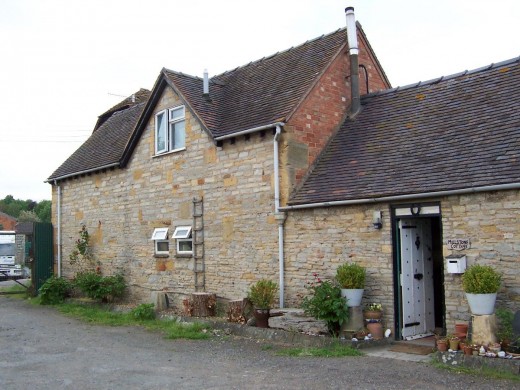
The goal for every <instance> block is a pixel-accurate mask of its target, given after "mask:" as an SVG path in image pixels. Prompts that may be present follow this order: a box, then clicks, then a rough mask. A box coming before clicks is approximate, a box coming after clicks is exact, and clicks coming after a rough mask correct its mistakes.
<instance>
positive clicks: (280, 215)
mask: <svg viewBox="0 0 520 390" xmlns="http://www.w3.org/2000/svg"><path fill="white" fill-rule="evenodd" d="M281 133H282V125H281V124H277V125H276V134H275V135H274V139H273V159H274V162H273V164H274V217H275V219H276V221H277V222H278V267H279V277H280V279H279V282H280V284H279V287H280V288H279V292H280V309H283V307H284V295H285V284H284V279H285V278H284V268H285V263H284V245H283V244H284V243H283V236H284V226H283V225H284V223H285V218H286V214H285V213H283V212H280V171H279V161H280V160H279V155H278V153H279V152H278V141H279V139H280V134H281Z"/></svg>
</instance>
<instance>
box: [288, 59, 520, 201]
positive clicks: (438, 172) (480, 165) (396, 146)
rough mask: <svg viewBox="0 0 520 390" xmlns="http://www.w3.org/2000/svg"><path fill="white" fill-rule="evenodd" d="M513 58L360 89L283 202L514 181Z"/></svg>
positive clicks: (516, 68) (517, 123)
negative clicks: (353, 112)
mask: <svg viewBox="0 0 520 390" xmlns="http://www.w3.org/2000/svg"><path fill="white" fill-rule="evenodd" d="M518 107H520V58H516V59H513V60H509V61H504V62H502V63H499V64H494V65H490V66H487V67H484V68H480V69H476V70H474V71H470V72H468V71H465V72H462V73H459V74H456V75H452V76H447V77H442V78H438V79H435V80H430V81H428V82H422V83H418V84H414V85H411V86H407V87H400V88H395V89H391V90H387V91H381V92H379V93H374V94H370V95H366V96H365V97H363V99H362V111H361V112H360V113H359V114H358V116H357V117H356V118H355V119H354V120H347V121H346V122H345V123H344V124H343V125H342V127H341V128H340V130H339V131H338V133H337V134H336V135H335V136H334V137H333V138H332V140H331V142H330V143H329V145H328V146H327V148H326V149H325V150H324V151H323V152H322V154H321V156H320V157H319V159H318V160H317V162H316V164H315V166H314V167H313V169H312V171H311V172H310V173H309V174H308V176H307V178H306V179H305V180H304V182H303V184H302V186H301V187H300V188H299V189H298V190H297V191H296V192H295V193H294V194H293V196H292V197H291V199H290V201H289V204H292V205H297V204H308V203H317V202H332V201H343V200H361V199H373V198H379V197H385V196H397V195H405V194H406V195H407V194H419V193H431V192H437V191H447V190H459V189H468V188H474V187H481V186H489V185H501V184H511V183H520V111H519V110H518Z"/></svg>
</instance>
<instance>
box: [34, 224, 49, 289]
mask: <svg viewBox="0 0 520 390" xmlns="http://www.w3.org/2000/svg"><path fill="white" fill-rule="evenodd" d="M52 233H53V229H52V224H51V223H46V222H36V223H35V224H34V231H33V234H34V249H33V253H34V261H33V265H32V281H31V282H32V291H33V292H34V294H35V295H37V294H38V290H39V289H40V287H41V286H42V284H43V283H44V282H45V281H46V280H47V279H48V278H50V277H51V276H52V275H53V273H54V272H53V268H54V251H53V248H54V244H53V238H52Z"/></svg>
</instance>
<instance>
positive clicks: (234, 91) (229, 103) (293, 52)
mask: <svg viewBox="0 0 520 390" xmlns="http://www.w3.org/2000/svg"><path fill="white" fill-rule="evenodd" d="M345 44H346V30H345V29H339V30H337V31H335V32H333V33H331V34H328V35H323V36H321V37H319V38H316V39H313V40H310V41H307V42H305V43H303V44H301V45H299V46H296V47H292V48H290V49H288V50H285V51H282V52H279V53H276V54H274V55H272V56H270V57H264V58H262V59H260V60H258V61H254V62H251V63H249V64H247V65H244V66H241V67H238V68H236V69H234V70H231V71H228V72H224V73H222V74H220V75H217V76H214V77H212V78H211V79H210V97H211V101H209V102H208V101H207V100H206V99H205V98H204V97H203V96H202V79H201V78H198V77H193V76H187V75H184V74H182V73H176V72H173V71H170V70H165V71H164V74H165V75H166V76H167V77H168V78H169V81H170V82H171V83H172V84H173V85H175V86H176V87H177V88H178V90H179V92H180V93H181V94H182V95H183V96H184V97H185V98H186V99H187V100H188V102H189V104H190V105H191V106H192V108H193V109H194V110H195V111H196V112H197V114H198V115H199V116H200V118H201V120H202V121H203V123H204V124H205V126H206V127H207V129H208V130H209V131H210V132H211V134H212V135H213V136H214V137H220V136H224V135H230V134H233V133H235V132H238V131H241V130H247V129H251V128H255V127H260V126H264V125H269V124H272V123H275V122H277V121H280V120H283V119H284V118H285V117H286V116H288V115H289V114H290V113H291V111H292V110H293V109H294V108H295V107H296V105H297V104H298V103H299V102H300V101H301V99H302V98H303V97H304V96H305V94H306V93H307V91H308V90H309V89H310V87H311V86H312V84H313V83H314V82H315V81H316V80H317V78H318V77H319V76H320V75H321V73H322V72H323V71H324V69H325V68H326V66H327V65H328V64H329V63H330V62H331V61H332V60H333V58H334V57H335V56H336V55H337V54H338V52H339V51H340V50H341V48H342V47H343V46H345Z"/></svg>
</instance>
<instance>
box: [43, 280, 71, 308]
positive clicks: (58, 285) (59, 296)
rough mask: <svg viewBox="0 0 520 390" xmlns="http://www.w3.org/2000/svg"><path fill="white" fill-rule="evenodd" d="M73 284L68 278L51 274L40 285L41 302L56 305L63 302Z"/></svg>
mask: <svg viewBox="0 0 520 390" xmlns="http://www.w3.org/2000/svg"><path fill="white" fill-rule="evenodd" d="M70 289H71V284H70V282H69V281H68V280H67V279H64V278H57V277H56V276H51V277H50V278H49V279H47V280H46V281H45V283H43V285H42V286H41V287H40V290H39V293H40V304H42V305H55V304H58V303H62V302H63V301H64V300H65V298H66V297H67V296H68V295H69V293H70Z"/></svg>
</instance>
